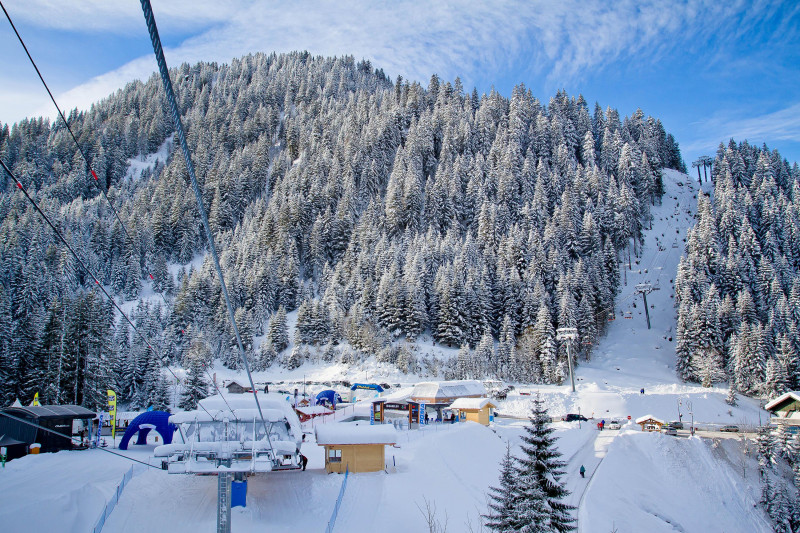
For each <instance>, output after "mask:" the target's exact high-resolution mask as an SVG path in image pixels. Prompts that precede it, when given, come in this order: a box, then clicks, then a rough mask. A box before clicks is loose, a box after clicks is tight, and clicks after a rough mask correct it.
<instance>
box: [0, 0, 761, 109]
mask: <svg viewBox="0 0 800 533" xmlns="http://www.w3.org/2000/svg"><path fill="white" fill-rule="evenodd" d="M154 4H155V5H154V6H153V9H154V12H155V15H156V20H157V22H158V23H159V29H160V30H161V34H162V37H163V36H164V34H165V31H164V28H166V27H168V26H169V25H170V24H171V25H175V26H181V25H192V24H194V25H195V27H196V28H198V30H197V31H196V32H195V35H194V36H193V37H191V38H189V39H187V40H185V41H184V42H183V43H182V44H181V45H180V46H178V47H177V48H174V49H168V50H166V56H167V62H168V63H169V64H170V65H171V66H177V65H178V64H179V63H180V62H183V61H188V62H195V61H200V60H204V61H218V62H228V61H230V59H231V58H233V57H237V56H241V55H244V54H248V53H253V52H258V51H264V52H271V51H277V52H284V51H290V50H308V51H310V52H311V53H313V54H320V55H325V56H330V55H344V54H349V55H353V56H355V57H356V58H357V59H361V58H368V59H370V60H372V61H373V64H374V65H375V66H377V67H381V68H383V69H384V70H385V71H386V72H387V74H389V75H391V76H393V77H394V76H396V75H398V74H400V75H403V76H404V77H405V78H406V79H413V80H418V81H421V82H423V83H426V82H427V80H428V79H429V78H430V76H431V74H433V73H436V74H439V75H440V76H441V77H443V78H444V79H448V80H451V79H453V78H455V76H461V78H462V80H463V82H464V85H465V87H468V88H469V87H470V86H472V85H482V84H483V83H485V81H483V80H494V79H499V78H501V77H503V76H507V75H508V74H509V73H510V72H513V73H515V74H519V75H520V76H521V78H520V79H519V80H517V81H520V82H522V81H525V79H523V78H522V76H526V77H540V78H544V79H546V80H547V85H548V89H554V88H559V87H562V86H565V85H567V84H570V83H571V82H575V81H579V80H580V79H582V78H583V77H585V76H586V74H587V73H588V72H597V71H599V70H602V69H603V68H604V67H606V66H608V65H609V64H611V63H614V62H617V61H620V60H628V61H640V62H645V63H650V62H656V61H658V60H659V58H661V57H663V56H664V55H665V54H668V53H674V52H676V51H679V50H683V49H687V48H690V47H692V46H696V44H693V43H695V42H696V41H697V39H698V36H702V35H705V34H707V33H708V31H709V30H708V24H709V21H713V22H714V25H716V27H718V28H732V29H736V30H737V31H744V30H743V28H741V26H748V25H750V24H756V23H757V21H758V20H759V16H758V11H759V9H760V8H759V7H758V6H753V5H749V4H748V5H746V4H745V3H744V2H743V1H742V0H740V1H738V2H736V1H733V3H731V2H728V3H725V4H724V5H723V4H719V3H718V2H716V1H712V0H701V1H696V2H687V3H679V4H675V5H670V7H669V8H668V9H667V8H665V6H664V3H663V2H662V1H661V0H618V1H615V2H613V3H605V2H594V3H593V2H583V1H580V0H563V1H561V2H552V1H549V0H496V1H493V2H484V1H465V2H457V1H455V0H442V1H432V2H421V1H412V0H395V1H393V2H374V1H369V0H352V1H336V2H333V1H324V0H323V1H311V0H297V1H294V2H275V1H261V2H243V1H240V2H219V1H218V0H203V1H196V0H171V1H163V2H162V1H159V2H154ZM43 9H47V10H48V12H49V13H50V14H51V15H50V16H48V17H47V19H46V20H42V21H40V24H41V25H42V26H44V27H57V28H64V29H71V30H76V31H77V30H81V29H85V28H86V27H88V28H90V29H99V30H109V31H119V32H131V31H134V30H135V31H137V32H142V31H143V28H144V20H143V17H142V15H141V10H140V8H139V3H138V2H108V1H106V0H82V1H79V2H71V3H70V4H69V6H65V3H64V2H62V1H60V0H28V1H26V2H20V4H19V5H17V6H14V7H13V9H10V11H11V12H12V16H15V14H14V13H15V12H17V13H19V15H20V16H21V17H23V18H25V19H26V21H28V22H29V23H31V24H35V23H36V20H37V18H36V17H37V14H40V13H41V12H42V10H43ZM745 9H746V10H747V12H748V17H746V18H744V19H743V18H742V17H741V16H739V15H740V14H741V12H742V11H743V10H745ZM704 32H705V33H704ZM719 33H721V34H725V32H722V31H721V32H719ZM732 33H735V32H732ZM724 39H725V37H724V36H722V37H720V40H723V41H724ZM87 53H89V51H87ZM154 69H155V61H154V60H153V59H152V56H150V57H149V58H148V57H143V58H140V59H137V60H134V61H132V62H131V63H128V64H126V65H124V66H122V67H120V68H118V69H116V70H114V71H112V72H109V73H107V74H104V75H102V76H99V77H97V78H95V79H92V80H90V81H88V82H86V83H84V84H81V85H80V86H78V87H75V88H74V89H72V90H71V91H69V92H68V93H66V94H64V95H61V96H59V99H61V98H62V97H63V98H64V99H65V100H67V102H65V103H64V107H65V108H70V107H74V106H78V107H81V108H85V107H88V105H89V104H90V103H91V102H93V101H96V100H98V99H100V98H103V97H105V96H107V95H108V94H109V93H110V92H112V91H113V90H114V89H117V88H119V87H121V86H122V85H124V83H125V82H128V81H130V80H131V79H132V78H138V79H143V78H146V77H147V76H149V74H150V73H151V72H153V70H154ZM20 118H21V117H20Z"/></svg>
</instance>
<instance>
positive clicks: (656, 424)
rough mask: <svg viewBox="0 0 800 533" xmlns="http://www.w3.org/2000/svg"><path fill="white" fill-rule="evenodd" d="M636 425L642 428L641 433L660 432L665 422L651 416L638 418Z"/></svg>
mask: <svg viewBox="0 0 800 533" xmlns="http://www.w3.org/2000/svg"><path fill="white" fill-rule="evenodd" d="M636 423H637V424H639V425H640V426H642V431H661V427H662V426H663V425H664V424H666V422H664V421H663V420H661V419H660V418H656V417H654V416H653V415H644V416H642V417H639V418H637V419H636Z"/></svg>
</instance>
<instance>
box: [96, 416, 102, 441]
mask: <svg viewBox="0 0 800 533" xmlns="http://www.w3.org/2000/svg"><path fill="white" fill-rule="evenodd" d="M102 429H103V413H100V420H99V421H98V422H97V442H96V443H95V446H100V431H101V430H102Z"/></svg>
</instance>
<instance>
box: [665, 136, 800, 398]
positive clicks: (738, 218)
mask: <svg viewBox="0 0 800 533" xmlns="http://www.w3.org/2000/svg"><path fill="white" fill-rule="evenodd" d="M712 176H713V179H714V193H713V199H711V198H709V197H707V196H702V195H701V196H699V197H698V205H697V208H698V209H697V211H698V220H697V225H696V226H695V227H694V228H693V229H692V230H691V231H690V232H689V233H688V236H687V243H686V251H685V254H684V256H683V257H682V258H681V263H680V265H679V267H678V273H677V275H676V279H675V295H676V302H677V307H678V329H677V368H678V372H679V375H680V377H681V378H683V379H685V380H692V381H698V382H702V383H703V384H705V385H707V386H708V385H710V384H711V383H713V382H718V381H730V385H731V388H732V393H731V394H734V393H735V392H742V393H745V394H751V395H765V396H769V397H773V398H774V397H775V396H776V395H778V394H780V393H783V392H785V391H786V390H797V388H798V386H800V373H799V372H800V364H799V362H798V359H797V357H798V355H797V354H798V353H800V334H798V324H800V276H798V270H800V189H798V187H800V169H798V166H797V163H795V164H794V165H793V166H790V165H789V163H788V162H787V161H786V160H785V159H782V158H781V156H780V154H779V153H778V151H777V150H774V151H770V150H769V149H767V147H766V146H764V147H762V148H758V147H755V146H751V145H750V144H748V143H747V142H746V141H745V142H742V143H740V144H736V143H735V142H734V141H733V140H731V141H730V143H728V144H727V145H725V144H720V146H719V149H718V150H717V156H716V159H715V161H714V165H713V171H712Z"/></svg>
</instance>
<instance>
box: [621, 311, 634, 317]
mask: <svg viewBox="0 0 800 533" xmlns="http://www.w3.org/2000/svg"><path fill="white" fill-rule="evenodd" d="M622 316H623V318H633V312H632V311H624V312H623V315H622Z"/></svg>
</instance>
